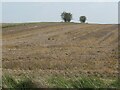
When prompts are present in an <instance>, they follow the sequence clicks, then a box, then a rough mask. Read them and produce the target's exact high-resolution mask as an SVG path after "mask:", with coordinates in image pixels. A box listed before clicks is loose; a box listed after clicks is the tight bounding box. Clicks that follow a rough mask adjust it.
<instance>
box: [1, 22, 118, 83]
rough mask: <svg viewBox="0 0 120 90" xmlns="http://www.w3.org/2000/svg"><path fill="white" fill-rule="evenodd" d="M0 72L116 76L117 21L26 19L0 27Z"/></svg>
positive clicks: (37, 75) (34, 75)
mask: <svg viewBox="0 0 120 90" xmlns="http://www.w3.org/2000/svg"><path fill="white" fill-rule="evenodd" d="M2 36H3V39H2V43H3V47H2V49H3V50H2V67H3V74H4V73H10V74H11V75H13V76H16V77H17V76H21V75H24V74H25V75H28V76H30V77H31V78H34V79H35V80H36V81H38V82H39V81H42V80H43V81H44V79H46V78H48V77H50V76H59V75H62V76H65V77H79V76H81V75H86V76H97V77H117V75H118V25H112V24H106V25H100V24H78V23H29V24H16V25H9V24H8V25H5V24H3V28H2Z"/></svg>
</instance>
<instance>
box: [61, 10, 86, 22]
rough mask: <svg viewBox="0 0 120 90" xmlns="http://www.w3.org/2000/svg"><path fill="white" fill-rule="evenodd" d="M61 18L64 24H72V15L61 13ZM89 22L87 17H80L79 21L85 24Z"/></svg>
mask: <svg viewBox="0 0 120 90" xmlns="http://www.w3.org/2000/svg"><path fill="white" fill-rule="evenodd" d="M61 18H62V20H64V22H70V21H71V20H72V14H71V13H68V12H63V13H61ZM86 20H87V18H86V16H80V17H79V21H80V22H81V23H85V22H86Z"/></svg>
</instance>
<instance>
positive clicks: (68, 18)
mask: <svg viewBox="0 0 120 90" xmlns="http://www.w3.org/2000/svg"><path fill="white" fill-rule="evenodd" d="M61 18H62V19H63V20H64V22H70V21H71V20H72V14H71V13H67V12H63V13H62V14H61Z"/></svg>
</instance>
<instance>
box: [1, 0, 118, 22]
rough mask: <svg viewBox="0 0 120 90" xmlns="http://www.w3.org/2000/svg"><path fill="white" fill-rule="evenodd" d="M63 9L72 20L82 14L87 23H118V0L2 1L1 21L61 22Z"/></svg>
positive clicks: (77, 20)
mask: <svg viewBox="0 0 120 90" xmlns="http://www.w3.org/2000/svg"><path fill="white" fill-rule="evenodd" d="M63 11H66V12H70V13H72V15H73V20H72V22H79V17H80V16H83V15H84V16H86V17H87V22H88V23H100V24H116V23H118V2H3V3H2V22H4V23H22V22H61V21H62V20H61V17H60V15H61V13H62V12H63Z"/></svg>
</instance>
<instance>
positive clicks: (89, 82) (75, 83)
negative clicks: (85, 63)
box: [48, 77, 120, 90]
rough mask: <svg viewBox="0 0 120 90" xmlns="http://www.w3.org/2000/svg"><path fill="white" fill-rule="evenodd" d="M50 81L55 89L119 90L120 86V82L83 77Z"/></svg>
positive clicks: (52, 79) (56, 78) (54, 78)
mask: <svg viewBox="0 0 120 90" xmlns="http://www.w3.org/2000/svg"><path fill="white" fill-rule="evenodd" d="M48 81H49V83H50V85H51V87H55V88H96V89H97V88H119V86H120V82H119V81H118V80H116V81H115V80H113V81H110V82H109V80H108V81H107V82H106V81H105V80H103V79H100V78H96V77H81V78H65V77H51V78H50V79H49V80H48ZM108 82H109V83H108ZM96 89H94V90H96ZM99 90H100V89H99ZM102 90H103V89H102Z"/></svg>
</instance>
